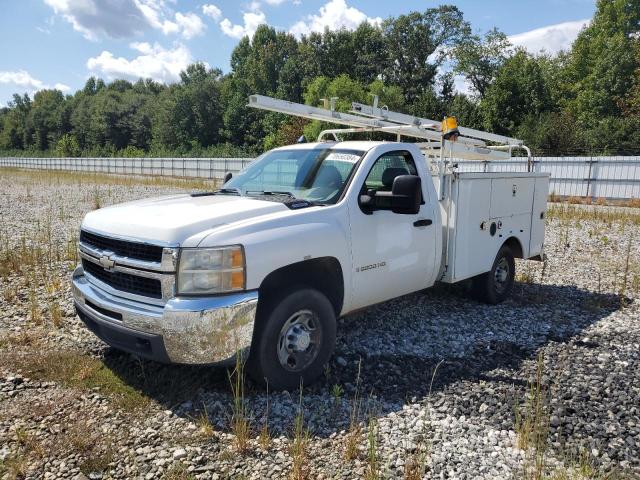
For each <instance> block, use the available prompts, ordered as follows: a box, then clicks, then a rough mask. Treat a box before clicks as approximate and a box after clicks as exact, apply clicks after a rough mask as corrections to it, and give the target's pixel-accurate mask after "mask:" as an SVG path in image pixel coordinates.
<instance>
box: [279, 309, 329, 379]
mask: <svg viewBox="0 0 640 480" xmlns="http://www.w3.org/2000/svg"><path fill="white" fill-rule="evenodd" d="M319 325H320V323H319V321H318V317H317V316H316V314H315V313H313V312H312V311H310V310H300V311H298V312H296V313H294V314H293V315H291V316H290V317H289V318H288V319H287V321H286V322H284V325H283V326H282V329H281V330H280V335H279V336H278V345H277V349H278V360H279V361H280V365H282V367H283V368H285V369H286V370H289V371H293V372H299V371H302V370H304V369H305V368H307V367H308V366H309V365H311V363H313V361H314V360H315V359H316V357H317V356H318V351H319V349H320V344H321V341H322V331H321V329H320V327H319Z"/></svg>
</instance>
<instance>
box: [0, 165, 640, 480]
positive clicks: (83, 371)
mask: <svg viewBox="0 0 640 480" xmlns="http://www.w3.org/2000/svg"><path fill="white" fill-rule="evenodd" d="M178 188H180V187H176V186H168V185H162V184H153V182H147V184H139V183H134V182H133V181H124V180H119V179H111V180H109V181H108V182H107V181H106V180H105V179H104V177H99V178H96V179H92V178H91V177H89V176H78V175H65V174H54V173H50V172H49V173H44V174H43V173H40V174H36V173H33V172H31V173H19V172H11V171H0V212H1V215H0V252H1V255H0V261H1V262H2V264H3V265H5V266H6V265H10V264H11V262H10V260H11V259H10V258H9V256H11V255H12V256H14V257H15V256H16V255H22V256H21V257H20V258H19V261H22V262H23V263H25V262H26V263H27V264H28V263H29V261H27V260H25V259H29V258H32V257H34V256H35V257H37V261H34V262H33V265H34V266H29V265H27V266H26V267H25V268H24V269H23V271H22V272H18V271H15V268H13V267H12V268H8V270H10V271H8V272H7V271H4V272H3V271H2V270H1V269H0V478H16V477H17V478H34V479H36V478H38V479H39V478H78V479H83V478H91V479H98V478H146V479H154V478H163V477H165V478H174V479H181V478H206V479H215V478H218V479H222V478H238V479H240V478H252V479H253V478H255V479H257V478H286V477H288V476H289V475H290V474H291V471H292V468H293V466H294V464H295V465H297V466H302V468H301V469H300V470H299V473H301V474H302V476H301V477H300V478H310V479H312V478H313V479H315V478H327V479H328V478H364V477H367V478H421V477H423V478H461V479H475V478H478V479H480V478H487V479H489V478H491V479H493V478H537V477H535V475H534V474H532V473H531V471H530V470H532V469H534V470H535V469H536V468H535V463H536V460H537V459H538V460H539V459H540V457H542V456H543V457H544V463H545V465H546V467H545V468H546V469H547V472H549V474H550V476H549V477H544V478H600V476H599V475H601V474H604V473H610V474H612V475H613V476H611V477H608V478H640V306H639V305H640V302H638V297H640V263H639V262H640V258H639V257H640V212H638V211H633V210H630V211H625V212H619V211H615V212H614V213H612V214H611V216H610V218H606V217H603V218H596V217H602V215H603V212H604V213H606V211H607V210H606V208H607V207H585V208H581V209H580V210H579V211H576V212H573V213H574V214H573V215H562V214H559V213H558V211H556V213H555V214H554V215H551V218H550V220H549V225H548V230H547V242H546V244H547V254H548V255H549V260H548V262H547V264H546V265H545V266H544V267H543V265H542V264H541V263H536V262H519V264H518V268H519V272H520V273H519V275H520V276H519V279H520V280H521V281H520V282H519V283H517V285H516V287H515V293H514V296H513V298H512V299H511V300H509V301H507V302H506V303H504V304H502V305H499V306H486V305H481V304H478V303H476V302H474V301H472V300H468V299H467V296H466V290H465V287H464V286H454V287H451V286H438V287H436V288H434V289H431V290H428V291H425V292H419V293H415V294H412V295H408V296H405V297H402V298H399V299H396V300H393V301H390V302H387V303H385V304H382V305H379V306H376V307H373V308H370V309H368V310H366V311H363V312H360V313H357V314H354V315H350V316H348V317H346V318H343V319H341V320H340V321H339V328H338V340H337V346H336V353H335V355H334V357H333V359H332V361H331V364H330V365H329V367H328V368H327V370H326V372H325V375H324V377H323V378H322V379H321V380H320V381H319V382H318V383H317V384H316V385H313V386H311V387H309V388H306V389H305V390H304V392H303V395H302V398H301V399H300V396H299V394H298V392H291V393H286V392H284V393H270V394H269V395H267V394H266V392H264V391H261V390H259V389H258V388H257V387H255V386H254V385H252V384H251V383H250V382H249V381H247V384H246V392H245V401H246V412H247V416H248V417H249V419H250V426H251V432H250V439H249V444H248V447H247V449H246V450H245V451H244V452H239V451H238V448H237V446H236V443H237V442H235V440H234V439H235V437H234V435H233V434H232V432H231V431H230V421H231V418H232V406H233V397H232V395H231V393H230V388H229V381H228V378H227V375H228V373H227V371H226V370H224V369H220V368H218V369H212V368H196V367H177V366H163V365H159V364H155V363H152V362H147V361H139V360H138V359H135V358H133V357H131V356H130V355H127V354H123V353H120V352H118V351H115V350H112V349H110V348H108V347H106V346H105V345H104V344H102V343H101V342H100V341H99V340H97V339H96V338H94V337H93V336H92V335H91V334H90V333H89V332H88V331H87V330H86V329H85V328H84V327H83V326H82V324H81V322H80V321H79V320H78V319H77V318H76V316H75V315H74V313H73V307H72V301H71V294H70V291H69V287H68V277H69V274H70V269H71V268H72V265H73V264H74V263H75V262H74V260H73V250H74V243H73V238H74V235H76V234H77V229H78V226H79V223H80V221H81V219H82V217H83V215H84V214H85V213H86V212H88V211H89V210H92V209H93V208H95V207H96V206H102V205H107V204H111V203H117V202H120V201H125V200H131V199H136V198H142V197H148V196H151V195H158V194H164V193H169V192H175V191H176V190H177V189H178ZM556 208H559V207H556ZM569 217H571V218H569ZM38 246H40V248H41V250H40V251H38V250H34V249H35V248H37V247H38ZM68 251H69V253H68ZM16 252H22V253H20V254H18V253H16ZM30 255H31V256H30ZM11 261H15V258H14V259H13V260H11ZM0 268H1V267H0ZM5 270H7V268H5ZM34 272H35V273H34ZM623 285H624V287H623ZM537 370H539V371H540V377H539V379H538V381H537V382H536V372H537ZM532 385H533V386H534V387H536V386H538V387H540V388H541V391H542V394H541V395H537V396H534V397H532V396H531V395H530V394H529V393H528V392H531V387H532ZM534 389H535V388H534ZM355 395H357V396H358V398H359V401H358V402H356V403H355V404H356V405H357V406H358V407H359V408H358V409H357V417H358V419H359V420H360V421H361V424H360V427H359V429H358V428H354V427H353V425H352V423H353V422H352V421H351V419H352V418H353V412H354V407H353V406H354V396H355ZM531 398H533V399H538V400H541V402H540V403H541V405H542V406H541V410H540V411H541V412H542V415H541V416H537V417H535V416H534V417H532V416H529V415H528V414H527V412H528V409H527V405H528V404H527V401H528V399H529V400H531ZM530 403H531V402H530ZM300 404H301V405H302V410H303V418H304V428H305V429H308V436H303V438H302V445H303V448H302V449H301V450H299V451H302V452H303V453H302V454H301V455H298V456H296V455H295V454H294V449H292V444H293V443H295V442H294V438H293V437H294V436H295V435H294V419H295V417H296V415H297V413H298V409H299V405H300ZM267 407H268V408H267ZM267 412H268V415H267ZM265 418H268V423H267V427H268V431H269V435H270V441H269V442H265V441H262V442H261V441H259V440H260V438H259V435H260V432H261V431H262V430H263V426H264V424H265ZM532 418H535V419H537V421H536V422H534V423H536V425H538V424H539V425H541V428H540V429H538V430H539V431H542V432H543V433H542V435H543V437H542V442H541V443H540V445H545V446H546V448H538V450H532V449H531V448H529V449H523V448H520V447H523V446H526V445H524V443H526V442H523V440H526V439H530V436H528V435H526V434H523V432H524V431H526V424H527V421H529V420H531V419H532ZM538 430H536V431H538ZM354 432H355V433H354ZM265 438H266V437H264V436H263V437H262V440H264V439H265ZM353 439H355V441H353ZM353 444H355V445H356V447H357V448H356V451H355V453H354V452H351V454H350V455H347V454H346V450H348V447H349V446H350V445H353ZM531 444H532V441H530V442H529V445H531ZM536 452H537V453H538V455H536V454H535V453H536ZM532 465H533V466H532ZM411 466H413V467H415V470H417V471H419V473H418V474H417V475H416V476H415V477H410V474H411V473H412V472H411ZM554 475H555V476H554ZM562 475H566V476H562ZM571 475H575V476H571Z"/></svg>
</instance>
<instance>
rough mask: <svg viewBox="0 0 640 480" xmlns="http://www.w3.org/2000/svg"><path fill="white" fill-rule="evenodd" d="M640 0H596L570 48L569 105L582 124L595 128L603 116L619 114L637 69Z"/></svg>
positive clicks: (616, 115)
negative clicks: (594, 7) (584, 26)
mask: <svg viewBox="0 0 640 480" xmlns="http://www.w3.org/2000/svg"><path fill="white" fill-rule="evenodd" d="M639 33H640V0H598V2H597V9H596V13H595V16H594V18H593V21H592V22H591V24H590V25H589V26H588V27H586V28H585V29H584V30H583V31H582V32H581V33H580V35H579V36H578V38H577V39H576V41H575V43H574V45H573V49H572V51H571V56H570V62H569V65H568V68H569V77H570V79H571V81H572V87H571V91H572V93H573V97H574V99H573V101H572V102H571V104H570V108H571V110H572V112H573V113H574V115H575V116H576V118H577V119H578V121H579V122H580V123H581V124H582V126H584V127H586V128H590V127H595V126H596V125H597V124H598V122H599V121H600V120H601V119H602V118H604V117H614V118H615V117H618V116H619V115H620V114H621V108H620V107H621V105H622V103H623V102H622V101H621V100H622V99H624V98H625V97H626V95H627V94H628V91H629V88H630V86H631V85H632V84H633V79H634V71H635V69H636V68H638V61H637V57H636V55H637V49H638V41H637V38H638V37H637V36H638V34H639Z"/></svg>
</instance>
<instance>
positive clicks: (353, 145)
mask: <svg viewBox="0 0 640 480" xmlns="http://www.w3.org/2000/svg"><path fill="white" fill-rule="evenodd" d="M388 143H389V142H373V141H352V142H313V143H296V144H293V145H286V146H283V147H278V148H274V150H293V149H301V150H304V149H314V148H317V149H322V150H324V149H327V148H346V149H349V150H359V151H362V152H368V151H369V150H371V149H372V148H373V147H377V146H378V145H383V144H388Z"/></svg>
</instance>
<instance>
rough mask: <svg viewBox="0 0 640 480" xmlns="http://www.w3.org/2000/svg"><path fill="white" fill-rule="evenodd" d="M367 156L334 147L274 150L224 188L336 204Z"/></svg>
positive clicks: (359, 152) (357, 151)
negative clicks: (363, 156) (361, 161)
mask: <svg viewBox="0 0 640 480" xmlns="http://www.w3.org/2000/svg"><path fill="white" fill-rule="evenodd" d="M364 153H365V152H362V151H359V150H346V149H330V148H324V149H318V148H316V149H291V150H272V151H270V152H267V153H265V154H264V155H262V156H261V157H259V158H258V159H257V160H255V161H254V162H252V163H251V165H249V166H248V167H247V168H246V169H245V170H243V171H242V172H240V173H239V174H238V175H237V176H235V177H233V178H232V179H231V180H229V181H228V182H227V183H225V185H224V188H225V189H229V190H239V191H240V193H241V194H242V195H248V196H251V195H267V196H269V195H273V196H279V195H280V196H289V194H290V195H292V196H294V197H296V198H300V199H304V200H308V201H310V202H315V203H322V204H333V203H335V202H337V201H338V198H340V194H341V193H342V190H343V188H344V186H345V183H346V181H347V179H348V178H349V175H351V172H352V170H353V168H354V167H355V165H356V163H357V162H358V160H360V158H361V157H362V155H364Z"/></svg>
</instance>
